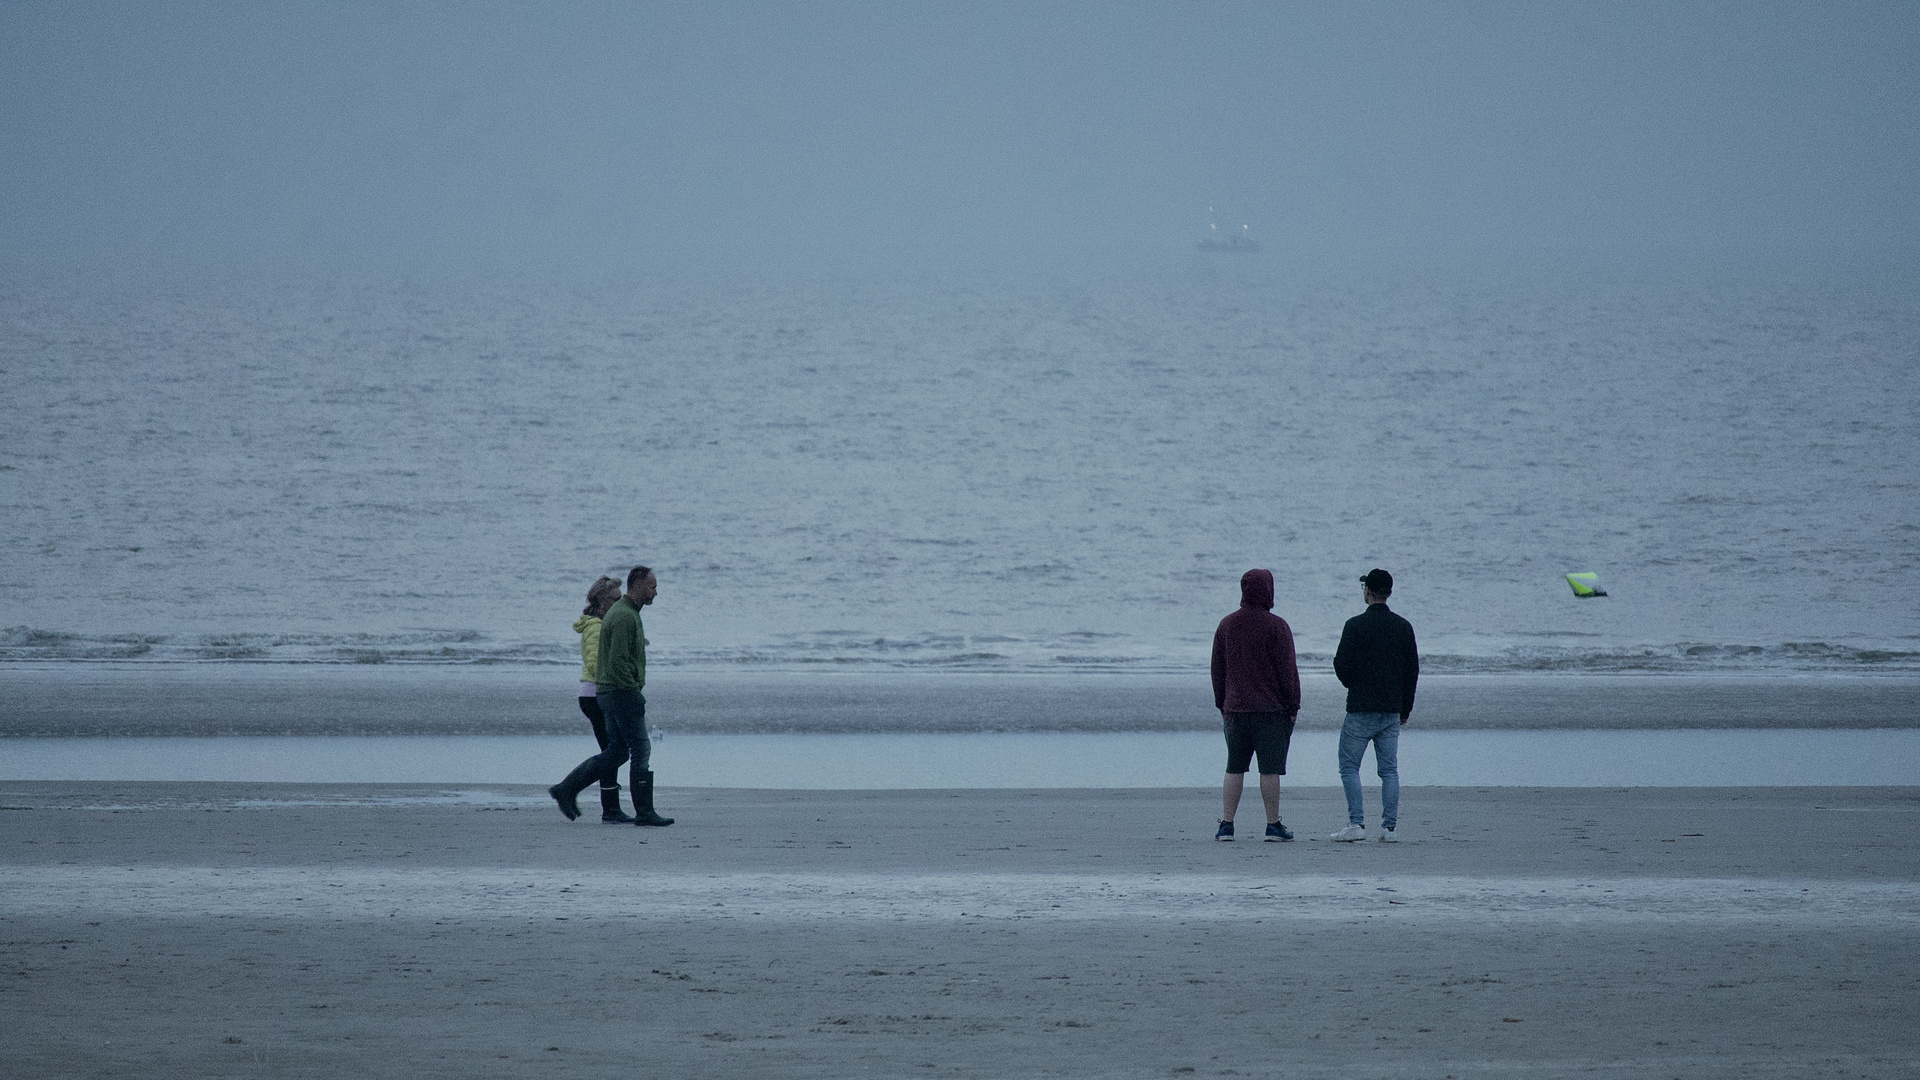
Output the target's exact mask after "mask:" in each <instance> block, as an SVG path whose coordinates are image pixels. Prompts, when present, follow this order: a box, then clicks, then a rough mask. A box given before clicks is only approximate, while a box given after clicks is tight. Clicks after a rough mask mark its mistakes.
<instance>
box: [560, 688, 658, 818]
mask: <svg viewBox="0 0 1920 1080" xmlns="http://www.w3.org/2000/svg"><path fill="white" fill-rule="evenodd" d="M599 700H600V711H601V713H603V714H605V716H606V724H607V748H606V749H605V750H602V751H600V752H599V753H597V754H595V755H593V756H592V757H590V758H588V759H587V760H585V761H583V762H581V763H580V764H578V765H576V766H574V768H573V771H572V772H570V773H568V774H567V778H566V779H565V780H562V781H560V787H561V788H562V789H564V790H566V791H571V792H575V793H578V792H579V791H581V790H582V789H583V788H585V787H586V786H587V785H588V784H591V783H593V782H594V781H595V780H599V781H602V782H603V783H607V784H614V783H618V782H619V781H618V779H617V777H618V776H619V773H620V766H621V765H622V764H624V763H625V762H626V760H627V759H628V758H629V757H631V758H632V759H633V769H632V772H633V774H634V776H635V777H636V778H637V777H638V775H639V774H640V773H644V772H646V771H647V769H648V767H649V766H651V765H652V763H653V740H651V739H649V738H647V699H646V698H645V697H642V696H641V694H640V691H638V690H633V689H624V690H615V689H611V688H603V689H602V690H601V691H600V698H599Z"/></svg>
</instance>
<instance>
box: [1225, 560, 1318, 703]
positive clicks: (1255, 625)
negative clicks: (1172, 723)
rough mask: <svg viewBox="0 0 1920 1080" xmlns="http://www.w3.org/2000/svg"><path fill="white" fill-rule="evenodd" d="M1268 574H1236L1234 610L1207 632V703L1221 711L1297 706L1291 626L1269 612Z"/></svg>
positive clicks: (1297, 674) (1297, 675)
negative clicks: (1210, 689) (1210, 684)
mask: <svg viewBox="0 0 1920 1080" xmlns="http://www.w3.org/2000/svg"><path fill="white" fill-rule="evenodd" d="M1272 609H1273V573H1272V572H1271V571H1268V570H1249V571H1247V572H1246V573H1245V574H1242V575H1241V576H1240V610H1239V611H1236V612H1234V613H1233V614H1231V615H1229V616H1227V617H1226V618H1224V619H1221V620H1220V627H1219V629H1217V630H1215V631H1214V632H1213V707H1214V708H1216V709H1221V710H1223V711H1225V712H1265V713H1276V712H1277V713H1286V714H1287V715H1288V716H1292V715H1293V714H1295V713H1297V712H1299V711H1300V669H1299V667H1298V666H1297V665H1296V664H1295V662H1294V657H1293V628H1292V627H1290V626H1288V625H1287V620H1285V619H1283V618H1281V617H1280V616H1278V615H1275V614H1274V613H1273V610H1272Z"/></svg>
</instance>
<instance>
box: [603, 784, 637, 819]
mask: <svg viewBox="0 0 1920 1080" xmlns="http://www.w3.org/2000/svg"><path fill="white" fill-rule="evenodd" d="M600 820H601V821H603V822H605V823H606V824H608V825H631V824H633V820H634V819H633V818H632V817H630V816H628V815H627V814H626V813H625V812H624V811H622V810H621V809H620V785H619V784H614V785H612V786H608V785H606V784H602V785H600Z"/></svg>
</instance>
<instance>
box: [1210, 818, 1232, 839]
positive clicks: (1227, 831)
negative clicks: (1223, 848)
mask: <svg viewBox="0 0 1920 1080" xmlns="http://www.w3.org/2000/svg"><path fill="white" fill-rule="evenodd" d="M1213 838H1214V839H1215V840H1231V839H1233V822H1231V821H1223V822H1221V823H1220V829H1219V831H1218V832H1216V833H1214V834H1213Z"/></svg>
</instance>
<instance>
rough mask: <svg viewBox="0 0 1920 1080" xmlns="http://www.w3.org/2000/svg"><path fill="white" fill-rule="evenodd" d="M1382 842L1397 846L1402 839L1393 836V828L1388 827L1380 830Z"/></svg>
mask: <svg viewBox="0 0 1920 1080" xmlns="http://www.w3.org/2000/svg"><path fill="white" fill-rule="evenodd" d="M1380 842H1381V843H1383V844H1397V843H1399V842H1400V838H1399V837H1398V836H1395V835H1394V834H1393V827H1392V826H1386V827H1384V828H1382V829H1381V830H1380Z"/></svg>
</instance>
